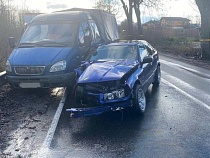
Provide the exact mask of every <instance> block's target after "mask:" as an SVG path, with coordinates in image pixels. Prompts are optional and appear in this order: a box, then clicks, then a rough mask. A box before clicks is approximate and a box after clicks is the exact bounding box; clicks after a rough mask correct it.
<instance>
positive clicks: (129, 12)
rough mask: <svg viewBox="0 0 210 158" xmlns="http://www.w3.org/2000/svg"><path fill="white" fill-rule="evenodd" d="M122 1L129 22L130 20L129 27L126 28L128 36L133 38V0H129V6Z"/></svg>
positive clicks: (129, 38)
mask: <svg viewBox="0 0 210 158" xmlns="http://www.w3.org/2000/svg"><path fill="white" fill-rule="evenodd" d="M121 3H122V5H123V9H124V12H125V15H126V18H127V22H128V28H127V30H126V34H127V38H128V40H132V39H133V16H132V14H133V11H132V9H133V2H132V0H129V6H127V5H126V4H125V2H124V1H123V0H121Z"/></svg>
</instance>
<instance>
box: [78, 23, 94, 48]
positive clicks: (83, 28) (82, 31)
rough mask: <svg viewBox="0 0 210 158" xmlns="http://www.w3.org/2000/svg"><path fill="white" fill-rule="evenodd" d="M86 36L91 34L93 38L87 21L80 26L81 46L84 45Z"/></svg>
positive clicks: (79, 39)
mask: <svg viewBox="0 0 210 158" xmlns="http://www.w3.org/2000/svg"><path fill="white" fill-rule="evenodd" d="M85 36H90V38H91V33H90V28H89V25H88V23H87V22H84V23H82V24H81V25H80V27H79V37H78V41H79V45H81V46H83V45H84V37H85Z"/></svg>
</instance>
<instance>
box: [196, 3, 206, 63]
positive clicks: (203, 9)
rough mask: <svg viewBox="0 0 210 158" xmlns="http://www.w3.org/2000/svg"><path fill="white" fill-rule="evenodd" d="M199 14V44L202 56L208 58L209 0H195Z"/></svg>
mask: <svg viewBox="0 0 210 158" xmlns="http://www.w3.org/2000/svg"><path fill="white" fill-rule="evenodd" d="M195 1H196V4H197V6H198V9H199V11H200V14H201V38H202V40H201V46H202V55H203V58H205V59H207V60H210V16H209V10H210V1H209V0H195Z"/></svg>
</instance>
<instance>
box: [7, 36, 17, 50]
mask: <svg viewBox="0 0 210 158" xmlns="http://www.w3.org/2000/svg"><path fill="white" fill-rule="evenodd" d="M8 43H9V46H10V48H15V46H16V44H15V37H9V39H8Z"/></svg>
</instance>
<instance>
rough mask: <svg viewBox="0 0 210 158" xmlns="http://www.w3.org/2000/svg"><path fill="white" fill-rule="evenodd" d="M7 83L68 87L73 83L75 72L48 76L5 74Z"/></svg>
mask: <svg viewBox="0 0 210 158" xmlns="http://www.w3.org/2000/svg"><path fill="white" fill-rule="evenodd" d="M6 79H7V81H8V83H10V84H11V85H13V86H14V87H15V88H54V87H69V86H73V85H74V84H75V73H74V72H71V73H66V74H59V75H48V76H10V75H7V76H6Z"/></svg>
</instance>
